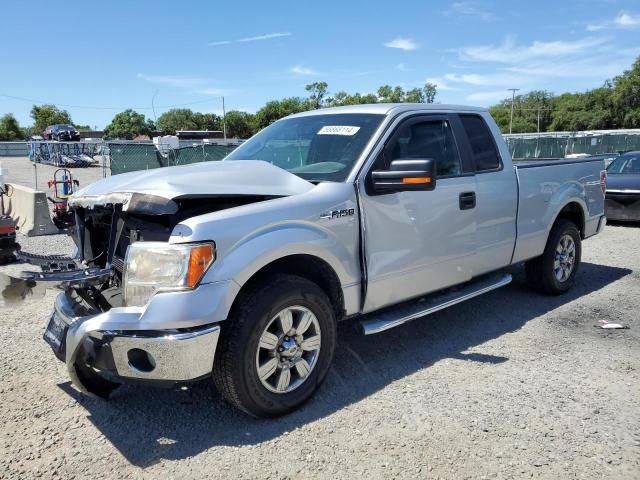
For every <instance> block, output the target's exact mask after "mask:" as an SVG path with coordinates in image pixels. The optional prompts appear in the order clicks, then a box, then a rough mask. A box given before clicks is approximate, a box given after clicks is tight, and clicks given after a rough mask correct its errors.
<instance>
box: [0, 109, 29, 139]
mask: <svg viewBox="0 0 640 480" xmlns="http://www.w3.org/2000/svg"><path fill="white" fill-rule="evenodd" d="M23 137H24V132H23V131H22V129H21V128H20V124H18V120H16V117H14V116H13V114H12V113H7V114H5V115H3V116H2V117H0V140H3V141H7V140H20V139H22V138H23Z"/></svg>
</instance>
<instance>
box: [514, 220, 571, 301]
mask: <svg viewBox="0 0 640 480" xmlns="http://www.w3.org/2000/svg"><path fill="white" fill-rule="evenodd" d="M581 255H582V243H581V238H580V232H579V231H578V227H576V225H575V224H574V223H573V222H571V221H570V220H565V219H560V220H558V221H557V222H556V224H555V225H554V226H553V228H552V229H551V232H550V233H549V238H548V240H547V245H546V247H545V249H544V252H543V253H542V255H541V256H539V257H537V258H534V259H532V260H529V261H528V262H526V263H525V269H526V273H527V280H528V281H529V283H530V284H531V286H533V287H534V288H535V289H536V290H539V291H541V292H542V293H546V294H550V295H559V294H561V293H564V292H566V291H567V290H569V289H570V288H571V287H572V286H573V284H574V282H575V278H576V275H577V273H578V268H579V266H580V258H581Z"/></svg>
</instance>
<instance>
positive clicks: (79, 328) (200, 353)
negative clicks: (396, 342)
mask: <svg viewBox="0 0 640 480" xmlns="http://www.w3.org/2000/svg"><path fill="white" fill-rule="evenodd" d="M54 310H55V315H57V316H58V317H59V318H60V319H62V320H63V321H64V323H66V324H67V325H68V330H67V333H66V337H65V349H64V361H65V363H66V366H67V370H68V372H69V376H70V377H71V380H72V381H73V383H74V385H75V386H76V387H78V388H79V389H80V390H82V391H84V392H88V389H87V387H86V386H85V385H83V383H82V381H81V380H80V378H79V377H78V375H77V372H76V368H75V365H76V362H77V360H78V358H79V355H86V354H87V353H91V352H93V351H95V348H96V346H97V345H99V348H100V349H101V350H102V349H103V348H104V350H106V351H107V352H109V356H110V357H111V358H109V360H110V361H109V364H111V365H112V366H113V369H112V370H111V371H109V372H108V375H109V376H110V378H111V379H113V377H116V380H121V381H125V382H126V381H127V380H153V381H166V382H181V381H189V380H195V379H197V378H200V377H203V376H205V375H207V374H209V373H210V372H211V370H212V368H213V359H214V357H215V352H216V346H217V343H218V337H219V335H220V326H219V325H218V324H206V325H201V326H197V327H190V328H184V329H165V330H151V329H149V327H148V325H145V324H144V322H140V317H141V316H142V313H143V312H142V309H137V310H136V309H117V308H114V309H112V310H109V311H108V312H104V313H95V312H91V311H89V310H88V309H87V308H86V306H84V305H82V304H81V303H79V302H78V301H76V300H75V299H73V298H71V297H70V296H69V295H67V294H66V293H61V294H59V295H58V296H57V297H56V300H55V307H54ZM176 314H177V315H179V314H178V313H176ZM111 360H112V361H111ZM97 368H98V370H100V367H97Z"/></svg>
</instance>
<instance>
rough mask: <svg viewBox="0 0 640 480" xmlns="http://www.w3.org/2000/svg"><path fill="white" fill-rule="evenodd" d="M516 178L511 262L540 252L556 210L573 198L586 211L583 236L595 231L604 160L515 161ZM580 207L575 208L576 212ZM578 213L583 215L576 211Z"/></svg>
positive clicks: (600, 205) (601, 206)
mask: <svg viewBox="0 0 640 480" xmlns="http://www.w3.org/2000/svg"><path fill="white" fill-rule="evenodd" d="M514 165H515V167H516V168H515V172H516V177H517V179H518V215H517V217H518V218H517V224H516V225H517V227H516V228H517V241H516V246H515V249H514V254H513V260H512V263H518V262H521V261H523V260H527V259H529V258H533V257H536V256H538V255H540V254H542V252H543V250H544V247H545V244H546V241H547V238H548V236H549V229H550V228H551V226H552V225H553V223H554V220H555V217H556V216H557V214H558V212H559V211H560V210H561V209H562V208H563V207H564V206H565V205H567V204H568V203H569V199H571V198H574V199H575V198H577V199H578V200H575V201H576V202H578V203H579V204H580V205H579V206H581V207H582V211H584V212H587V214H586V215H585V218H584V219H583V220H584V222H583V225H582V226H581V225H579V227H580V228H583V237H584V238H586V237H590V236H591V235H594V234H595V233H596V231H597V228H598V223H599V221H600V217H601V215H602V212H603V210H604V195H603V194H602V189H601V188H602V187H601V184H600V172H601V171H602V170H604V169H605V167H604V161H603V160H592V159H582V158H577V159H564V158H558V159H548V158H545V159H536V160H526V161H518V160H516V161H514ZM578 211H579V209H576V212H578ZM577 215H580V216H581V215H582V213H578V214H577Z"/></svg>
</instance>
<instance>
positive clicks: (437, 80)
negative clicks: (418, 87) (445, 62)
mask: <svg viewBox="0 0 640 480" xmlns="http://www.w3.org/2000/svg"><path fill="white" fill-rule="evenodd" d="M425 82H426V83H433V84H434V85H435V86H436V87H437V88H438V90H459V89H458V88H457V87H454V86H452V85H450V84H449V83H448V82H447V81H446V80H445V79H443V78H441V77H429V78H427V79H425Z"/></svg>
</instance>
